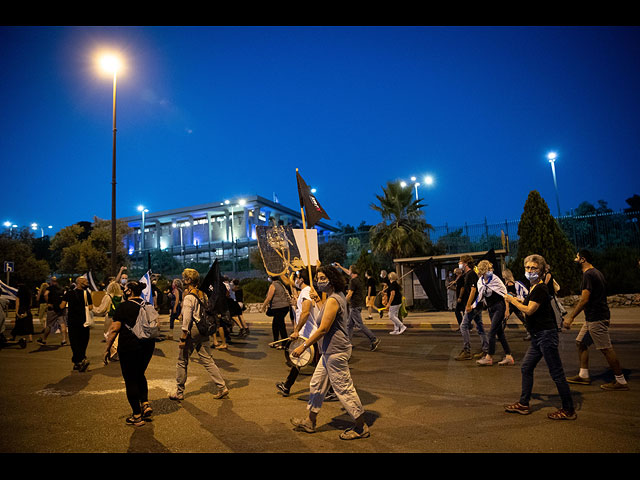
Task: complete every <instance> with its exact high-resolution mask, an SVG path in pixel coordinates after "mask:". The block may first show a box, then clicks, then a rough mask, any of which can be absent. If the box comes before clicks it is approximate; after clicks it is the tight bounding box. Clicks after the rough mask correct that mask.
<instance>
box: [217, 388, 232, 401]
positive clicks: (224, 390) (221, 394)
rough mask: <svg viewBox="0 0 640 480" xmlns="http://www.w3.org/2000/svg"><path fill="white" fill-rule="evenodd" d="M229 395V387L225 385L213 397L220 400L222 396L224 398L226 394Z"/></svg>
mask: <svg viewBox="0 0 640 480" xmlns="http://www.w3.org/2000/svg"><path fill="white" fill-rule="evenodd" d="M228 395H229V389H228V388H227V387H224V388H223V389H221V390H219V391H218V393H216V394H215V395H214V396H213V398H215V399H216V400H219V399H221V398H224V397H226V396H228Z"/></svg>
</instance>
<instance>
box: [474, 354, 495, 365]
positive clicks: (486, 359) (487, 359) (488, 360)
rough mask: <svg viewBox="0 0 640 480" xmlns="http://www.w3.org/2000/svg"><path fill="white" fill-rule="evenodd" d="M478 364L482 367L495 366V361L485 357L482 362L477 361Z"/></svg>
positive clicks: (487, 356)
mask: <svg viewBox="0 0 640 480" xmlns="http://www.w3.org/2000/svg"><path fill="white" fill-rule="evenodd" d="M476 363H477V364H478V365H480V366H481V367H484V366H487V367H488V366H490V365H493V359H492V358H491V357H490V356H489V355H485V356H484V357H482V358H481V359H480V360H476Z"/></svg>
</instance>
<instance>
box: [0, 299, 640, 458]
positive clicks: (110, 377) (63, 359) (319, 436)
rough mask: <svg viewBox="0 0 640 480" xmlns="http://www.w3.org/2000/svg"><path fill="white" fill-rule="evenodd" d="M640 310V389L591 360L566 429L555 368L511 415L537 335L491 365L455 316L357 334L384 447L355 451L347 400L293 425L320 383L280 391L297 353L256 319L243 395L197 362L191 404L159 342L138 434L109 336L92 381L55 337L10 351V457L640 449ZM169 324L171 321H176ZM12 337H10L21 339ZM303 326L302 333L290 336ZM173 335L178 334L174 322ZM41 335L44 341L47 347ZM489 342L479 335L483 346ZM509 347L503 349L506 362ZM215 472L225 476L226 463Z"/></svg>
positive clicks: (631, 335) (5, 443) (356, 355)
mask: <svg viewBox="0 0 640 480" xmlns="http://www.w3.org/2000/svg"><path fill="white" fill-rule="evenodd" d="M638 311H639V309H619V310H618V311H616V312H614V313H615V315H614V322H613V329H612V340H613V344H614V347H615V349H616V351H617V353H618V355H619V357H620V360H621V362H622V365H623V367H624V371H625V374H626V375H627V377H628V379H629V383H630V385H631V390H630V391H627V392H606V391H603V390H602V389H600V388H599V385H600V384H602V383H605V382H606V381H609V379H610V378H611V372H609V371H608V368H607V365H606V362H605V360H604V358H603V356H602V355H600V354H599V353H597V352H593V353H592V356H591V359H592V360H591V375H592V378H593V380H594V382H593V384H592V385H591V386H578V385H572V386H571V390H572V393H573V396H574V400H575V403H576V405H577V408H578V419H577V420H576V421H563V422H554V421H551V420H549V419H547V413H549V412H551V411H554V410H555V408H556V407H557V406H559V397H558V395H557V391H556V389H555V385H554V384H553V382H552V381H551V378H550V377H549V374H548V372H547V370H546V366H545V364H544V362H541V364H540V365H539V367H538V369H537V371H536V379H535V385H534V397H533V399H532V403H531V406H532V409H533V413H532V414H531V415H528V416H520V415H514V414H507V413H505V412H504V410H503V405H504V404H506V403H512V402H514V401H517V400H518V398H519V394H520V370H519V360H520V359H522V357H523V355H524V352H525V351H526V348H527V346H528V342H527V341H525V340H523V336H524V331H523V330H522V328H521V327H520V326H519V325H518V324H517V323H514V324H512V325H511V328H509V329H508V331H507V335H508V339H509V341H510V344H511V346H512V349H513V352H514V357H515V359H516V362H517V363H516V366H513V367H499V366H497V365H494V366H492V367H479V366H476V365H475V362H473V361H463V362H459V361H455V360H454V356H455V355H456V354H457V353H458V352H459V351H460V348H461V341H460V335H459V333H456V332H455V331H454V330H453V327H452V325H451V323H452V322H451V320H452V317H453V315H452V314H450V313H446V312H445V313H439V314H435V313H434V314H420V315H412V316H411V317H412V318H410V319H407V323H408V324H409V325H410V327H411V328H409V329H407V331H406V332H405V333H404V334H403V335H399V336H394V335H389V334H388V332H389V330H390V328H389V325H390V324H388V322H387V321H386V319H383V320H380V319H375V320H373V321H369V325H370V327H371V328H372V329H373V330H374V332H375V333H376V334H377V335H379V336H380V338H381V339H382V342H381V344H380V347H379V349H378V350H377V351H375V352H370V351H369V350H368V345H367V341H366V338H365V337H364V336H362V335H361V334H359V333H356V335H355V338H354V342H353V343H354V350H353V355H352V359H351V361H350V367H351V373H352V376H353V379H354V382H355V385H356V388H357V391H358V393H359V395H360V398H361V400H362V402H363V404H364V406H365V409H366V420H367V423H368V424H369V426H370V430H371V437H370V438H368V439H362V440H356V441H351V442H347V441H343V440H340V439H339V438H338V435H339V434H340V432H341V431H342V430H343V429H345V428H347V427H348V426H349V425H350V419H349V418H348V416H347V415H346V413H345V411H344V410H343V409H342V408H341V405H340V403H339V402H327V403H325V404H324V405H323V408H322V411H321V413H320V415H319V418H318V430H317V432H316V433H314V434H305V433H299V432H295V431H293V428H292V426H291V425H290V423H289V419H290V418H291V417H293V416H301V415H304V414H305V412H306V403H307V398H308V392H309V390H308V383H309V379H310V376H309V375H308V372H306V373H307V374H305V375H301V376H300V377H299V380H298V382H297V383H296V384H295V385H294V387H293V388H292V392H291V395H290V396H289V397H286V398H285V397H282V396H281V395H279V394H278V393H277V391H276V388H275V383H276V382H278V381H283V380H284V379H285V377H286V374H287V372H288V369H289V368H288V367H287V366H286V364H285V360H284V354H283V352H282V351H280V350H275V349H272V348H269V347H268V343H269V342H270V341H271V340H272V337H271V328H270V324H269V319H267V318H266V317H264V316H261V315H258V314H251V315H248V316H247V321H249V322H250V325H251V334H250V336H249V337H248V338H246V339H235V337H234V342H233V344H231V345H230V346H229V349H228V350H227V351H216V352H215V354H214V357H215V360H216V363H217V364H218V366H219V367H220V369H221V371H222V372H223V375H224V377H225V379H226V380H227V382H228V385H229V388H230V390H231V393H230V396H229V397H228V398H226V399H223V400H214V399H212V398H211V394H212V393H213V392H214V391H215V387H214V386H213V384H212V383H211V382H210V381H209V380H208V377H207V374H206V371H205V370H204V368H203V367H202V366H200V365H198V364H196V363H191V365H190V369H189V373H190V375H189V381H188V384H187V391H186V398H185V400H184V401H182V402H180V403H177V402H174V401H172V400H170V399H169V398H168V394H169V393H170V392H171V391H172V390H173V389H174V387H175V370H176V358H177V353H178V344H177V342H175V341H173V340H170V339H167V340H164V341H161V342H158V343H157V346H156V351H155V354H154V357H153V359H152V361H151V364H150V366H149V368H148V370H147V378H148V381H149V392H150V400H151V403H152V405H153V408H154V415H153V418H152V421H150V422H148V423H147V424H146V425H145V426H143V427H138V428H134V427H130V426H127V425H125V422H124V420H125V418H126V417H127V416H129V415H130V409H129V406H128V403H127V400H126V396H125V391H124V383H123V381H122V377H121V373H120V366H119V364H118V363H111V364H109V365H107V366H104V365H103V364H102V363H101V361H100V358H101V353H102V351H103V349H104V343H101V336H102V331H101V330H102V329H101V326H100V325H98V327H96V328H94V329H92V333H91V340H90V343H89V349H88V358H89V360H90V361H91V365H90V366H89V369H88V370H87V372H84V373H79V372H74V371H72V364H71V360H70V358H71V350H70V348H69V347H61V346H60V345H59V336H51V337H50V341H49V342H48V345H47V346H41V345H39V344H37V343H35V342H33V343H28V344H27V347H26V348H24V349H20V348H18V347H13V346H12V347H6V348H3V349H1V350H0V384H1V385H2V389H1V391H0V408H1V411H2V415H1V416H0V452H2V453H19V452H20V453H90V452H91V453H93V452H103V453H124V452H141V453H142V452H152V453H170V452H171V453H200V452H202V453H315V452H324V453H338V452H345V453H404V452H407V453H445V452H446V453H463V452H464V453H486V452H495V453H506V452H508V453H519V452H521V453H557V452H580V453H586V452H605V453H613V452H624V453H638V452H640V429H639V428H638V427H639V426H640V412H639V411H638V408H637V407H638V405H640V402H639V400H640V383H637V382H636V379H637V372H638V371H639V370H640V349H639V348H638V346H639V344H640V328H638V327H640V316H638ZM165 320H166V319H165ZM578 328H579V327H576V328H574V329H573V330H572V331H571V332H569V333H562V334H561V344H560V350H561V355H562V359H563V362H564V365H565V370H566V373H567V374H568V375H573V374H574V373H576V372H577V367H578V358H577V354H576V349H575V344H574V338H575V335H576V333H577V330H578ZM8 329H9V330H10V327H9V328H8ZM289 329H290V326H289ZM163 333H164V334H168V333H169V332H168V325H167V324H166V323H163ZM36 338H37V336H36ZM478 345H479V342H478V337H477V335H475V334H472V346H473V347H476V346H478ZM501 355H502V350H501V347H500V345H499V344H498V346H497V356H498V358H501ZM212 467H213V468H214V470H215V467H214V465H212Z"/></svg>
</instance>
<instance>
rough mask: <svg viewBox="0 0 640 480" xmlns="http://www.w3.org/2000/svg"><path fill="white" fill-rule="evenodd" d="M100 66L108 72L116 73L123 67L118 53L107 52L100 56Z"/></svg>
mask: <svg viewBox="0 0 640 480" xmlns="http://www.w3.org/2000/svg"><path fill="white" fill-rule="evenodd" d="M100 67H101V68H102V70H104V71H105V72H107V73H113V74H115V73H116V72H119V71H120V70H121V69H122V61H121V60H120V57H118V56H117V55H114V54H112V53H106V54H103V55H101V56H100Z"/></svg>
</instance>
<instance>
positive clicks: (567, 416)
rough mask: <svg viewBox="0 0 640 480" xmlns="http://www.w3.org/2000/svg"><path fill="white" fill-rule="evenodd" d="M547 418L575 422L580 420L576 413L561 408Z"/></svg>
mask: <svg viewBox="0 0 640 480" xmlns="http://www.w3.org/2000/svg"><path fill="white" fill-rule="evenodd" d="M547 418H550V419H551V420H575V419H576V418H578V415H577V414H576V412H575V411H573V412H569V411H567V410H565V409H564V408H559V409H558V410H556V411H555V412H553V413H549V414H548V415H547Z"/></svg>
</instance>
